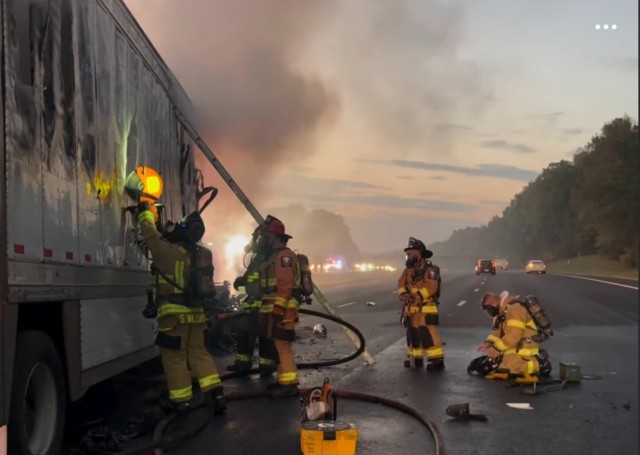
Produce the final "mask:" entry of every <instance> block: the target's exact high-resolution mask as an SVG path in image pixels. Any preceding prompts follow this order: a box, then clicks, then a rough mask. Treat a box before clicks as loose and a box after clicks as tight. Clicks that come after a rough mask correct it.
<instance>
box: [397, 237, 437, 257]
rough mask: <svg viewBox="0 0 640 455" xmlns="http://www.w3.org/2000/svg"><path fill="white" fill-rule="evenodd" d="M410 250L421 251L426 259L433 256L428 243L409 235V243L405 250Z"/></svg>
mask: <svg viewBox="0 0 640 455" xmlns="http://www.w3.org/2000/svg"><path fill="white" fill-rule="evenodd" d="M409 250H418V251H420V253H421V254H422V257H423V258H424V259H429V258H430V257H431V256H433V251H431V250H428V249H427V247H426V245H425V244H424V243H423V242H422V241H421V240H418V239H416V238H414V237H409V243H408V244H407V247H406V248H405V249H404V251H405V252H407V251H409Z"/></svg>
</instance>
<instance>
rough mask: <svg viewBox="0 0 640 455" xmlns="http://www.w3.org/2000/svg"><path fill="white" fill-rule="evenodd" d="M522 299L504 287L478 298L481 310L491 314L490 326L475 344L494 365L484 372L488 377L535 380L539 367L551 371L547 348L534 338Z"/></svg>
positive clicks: (535, 327)
mask: <svg viewBox="0 0 640 455" xmlns="http://www.w3.org/2000/svg"><path fill="white" fill-rule="evenodd" d="M522 302H523V300H522V298H521V297H520V296H512V295H509V293H508V292H507V291H503V292H502V293H501V294H500V295H499V296H498V295H496V294H492V293H487V294H485V295H484V296H483V297H482V300H481V301H480V306H481V308H482V310H484V311H485V312H486V313H487V314H488V315H489V317H491V318H493V330H492V331H491V333H490V334H489V336H487V338H486V340H485V342H484V343H482V344H481V345H480V346H479V347H478V351H486V352H487V359H486V363H488V364H489V365H492V367H493V370H492V371H490V372H489V373H488V374H486V375H485V376H484V377H485V378H487V379H510V378H513V379H515V380H516V382H520V383H534V382H537V380H538V373H539V372H540V370H541V368H542V373H543V374H544V373H545V372H546V370H547V369H548V371H550V367H551V364H550V361H549V358H548V355H547V354H546V351H544V350H542V349H540V347H539V344H538V343H537V342H536V341H534V340H533V338H535V335H536V334H537V333H538V328H537V326H536V323H535V321H534V320H533V318H532V317H531V315H530V314H529V311H527V308H526V307H525V306H524V304H523V303H522ZM485 372H486V371H485Z"/></svg>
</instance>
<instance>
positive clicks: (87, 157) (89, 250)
mask: <svg viewBox="0 0 640 455" xmlns="http://www.w3.org/2000/svg"><path fill="white" fill-rule="evenodd" d="M73 6H74V8H73V12H74V13H73V16H74V21H73V32H74V38H75V39H74V53H75V55H76V59H75V60H76V66H75V77H76V91H77V92H78V94H79V96H76V97H75V116H76V117H75V126H76V130H75V131H76V143H77V146H78V148H77V152H78V162H77V173H78V228H79V233H78V234H79V250H78V257H77V258H74V262H79V263H81V264H85V265H87V266H91V265H96V264H97V260H98V259H99V253H100V241H101V226H100V200H99V196H100V194H101V193H102V191H101V189H102V175H101V174H100V173H99V170H100V169H99V160H98V153H97V146H98V145H97V138H96V123H95V118H96V113H95V109H96V94H95V87H96V80H95V79H96V77H95V62H94V54H95V51H94V49H95V19H94V18H95V2H87V1H84V0H73Z"/></svg>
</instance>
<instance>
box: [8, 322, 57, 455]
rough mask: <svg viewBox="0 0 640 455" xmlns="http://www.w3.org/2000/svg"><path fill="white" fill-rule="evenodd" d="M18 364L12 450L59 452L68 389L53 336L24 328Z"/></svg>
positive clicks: (34, 454)
mask: <svg viewBox="0 0 640 455" xmlns="http://www.w3.org/2000/svg"><path fill="white" fill-rule="evenodd" d="M14 366H15V369H14V373H13V386H12V391H11V392H12V393H11V414H10V416H9V440H8V443H9V453H11V454H16V455H18V454H19V455H57V454H59V453H60V451H61V448H62V442H63V437H64V423H65V422H64V420H65V412H66V389H65V382H64V370H63V368H62V364H61V362H60V357H59V356H58V351H57V350H56V347H55V345H54V344H53V341H51V338H49V336H48V335H47V334H45V333H43V332H40V331H36V330H28V331H24V332H20V333H19V334H18V336H17V340H16V357H15V362H14Z"/></svg>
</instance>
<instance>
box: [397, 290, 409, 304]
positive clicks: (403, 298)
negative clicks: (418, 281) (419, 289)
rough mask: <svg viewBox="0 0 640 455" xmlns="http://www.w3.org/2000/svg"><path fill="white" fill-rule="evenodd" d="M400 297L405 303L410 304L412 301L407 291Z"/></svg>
mask: <svg viewBox="0 0 640 455" xmlns="http://www.w3.org/2000/svg"><path fill="white" fill-rule="evenodd" d="M399 297H400V300H402V301H403V302H404V303H409V302H410V301H411V295H410V294H409V293H408V292H406V291H405V292H403V293H401V294H400V296H399Z"/></svg>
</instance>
